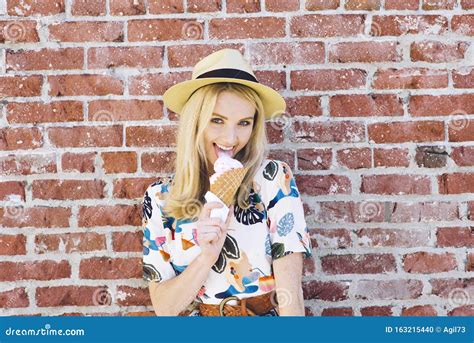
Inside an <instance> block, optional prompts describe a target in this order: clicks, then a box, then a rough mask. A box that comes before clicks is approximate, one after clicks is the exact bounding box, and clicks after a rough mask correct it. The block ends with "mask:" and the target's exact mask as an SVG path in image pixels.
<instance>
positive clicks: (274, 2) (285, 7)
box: [265, 0, 300, 12]
mask: <svg viewBox="0 0 474 343" xmlns="http://www.w3.org/2000/svg"><path fill="white" fill-rule="evenodd" d="M299 8H300V0H266V1H265V9H266V10H267V11H268V12H292V11H297V10H299Z"/></svg>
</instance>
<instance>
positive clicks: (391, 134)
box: [368, 121, 444, 143]
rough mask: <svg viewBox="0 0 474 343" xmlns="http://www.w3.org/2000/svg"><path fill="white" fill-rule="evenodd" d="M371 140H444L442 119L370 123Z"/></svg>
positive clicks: (400, 141)
mask: <svg viewBox="0 0 474 343" xmlns="http://www.w3.org/2000/svg"><path fill="white" fill-rule="evenodd" d="M368 130H369V131H368V132H369V140H370V141H373V142H375V143H404V142H430V141H442V140H444V125H443V122H440V121H416V122H394V123H378V124H377V123H375V124H369V125H368Z"/></svg>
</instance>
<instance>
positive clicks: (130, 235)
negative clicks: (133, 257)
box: [112, 231, 143, 252]
mask: <svg viewBox="0 0 474 343" xmlns="http://www.w3.org/2000/svg"><path fill="white" fill-rule="evenodd" d="M142 239H143V233H142V231H137V232H114V233H113V234H112V246H113V248H114V251H132V252H133V251H137V252H141V251H142V250H143V243H142Z"/></svg>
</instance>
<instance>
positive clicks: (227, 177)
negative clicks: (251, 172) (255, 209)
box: [210, 167, 249, 207]
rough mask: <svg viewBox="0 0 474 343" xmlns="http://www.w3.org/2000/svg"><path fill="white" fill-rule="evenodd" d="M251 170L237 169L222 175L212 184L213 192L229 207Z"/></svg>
mask: <svg viewBox="0 0 474 343" xmlns="http://www.w3.org/2000/svg"><path fill="white" fill-rule="evenodd" d="M248 169H249V168H247V167H246V168H235V169H231V170H228V171H226V172H225V173H223V174H222V175H220V176H219V177H218V178H217V180H216V181H215V182H214V183H211V187H210V188H211V192H212V193H214V194H215V195H216V196H217V197H218V198H219V199H221V200H222V202H223V203H224V204H226V206H227V207H229V206H230V205H231V204H232V202H233V201H234V196H235V193H237V190H238V189H239V187H240V185H241V184H242V181H243V180H244V177H245V174H246V173H247V171H248Z"/></svg>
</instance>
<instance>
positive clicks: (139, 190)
mask: <svg viewBox="0 0 474 343" xmlns="http://www.w3.org/2000/svg"><path fill="white" fill-rule="evenodd" d="M154 181H155V178H153V177H150V178H122V177H121V178H118V179H116V180H114V182H113V186H114V188H113V191H112V196H113V197H114V198H121V199H137V198H141V197H142V196H143V194H144V193H145V191H146V189H147V188H148V186H149V185H150V184H152V183H153V182H154Z"/></svg>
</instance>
